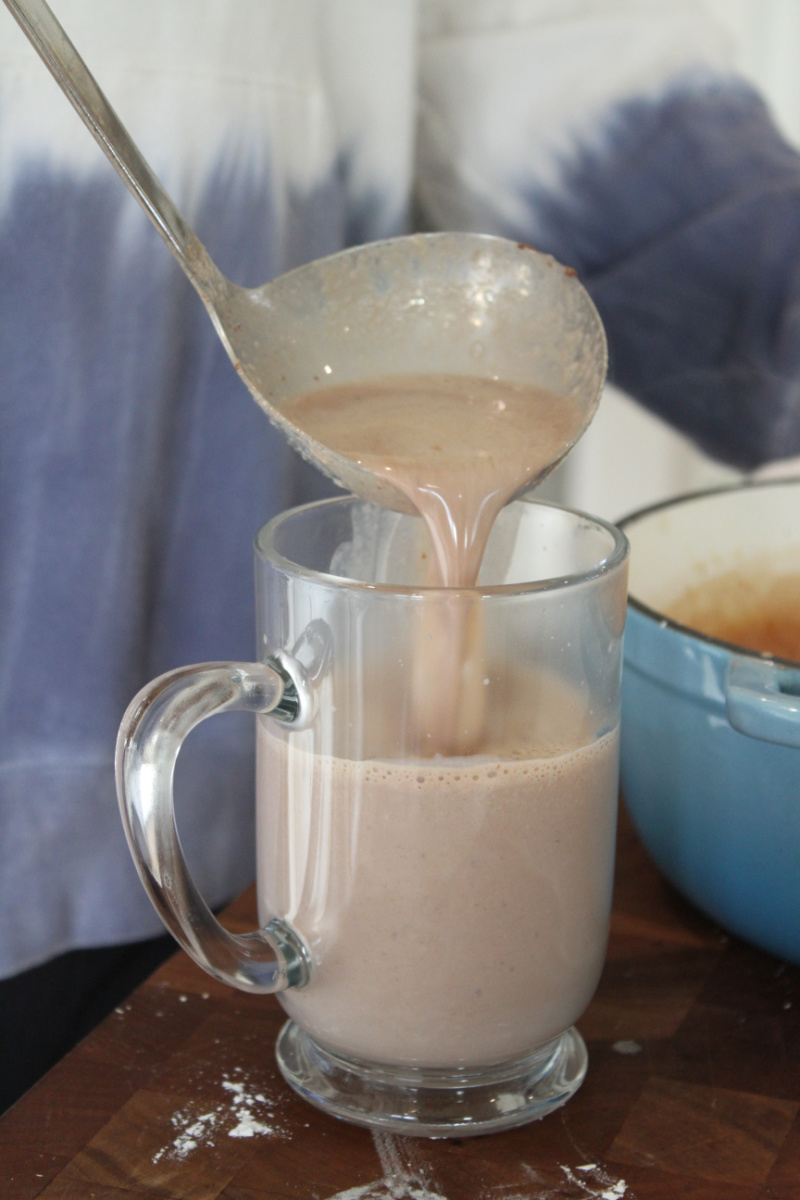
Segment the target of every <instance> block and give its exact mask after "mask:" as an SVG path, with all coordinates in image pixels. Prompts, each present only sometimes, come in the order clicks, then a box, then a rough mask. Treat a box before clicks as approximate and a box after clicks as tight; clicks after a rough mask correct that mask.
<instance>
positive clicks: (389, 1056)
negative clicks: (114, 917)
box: [117, 498, 628, 1136]
mask: <svg viewBox="0 0 800 1200" xmlns="http://www.w3.org/2000/svg"><path fill="white" fill-rule="evenodd" d="M627 551H628V548H627V542H626V540H625V537H624V535H623V534H621V533H620V532H619V531H618V530H617V529H615V528H614V527H612V526H610V525H608V524H605V523H604V522H602V521H600V520H596V519H593V518H590V517H587V516H584V515H582V514H580V513H575V512H571V511H568V510H566V509H562V508H558V507H555V506H550V505H546V504H542V503H538V502H532V501H528V500H520V501H516V502H514V503H512V504H510V505H508V506H507V507H506V508H505V509H503V511H502V512H501V514H500V516H499V518H498V519H497V521H496V523H495V527H494V529H493V532H492V535H491V538H490V540H489V544H488V548H487V551H486V554H485V558H484V562H483V566H482V570H481V575H480V579H479V582H478V586H477V587H475V588H474V589H467V590H463V591H458V590H454V589H448V588H435V587H429V586H427V585H426V579H427V578H428V577H429V576H428V566H429V558H430V553H431V546H430V542H429V540H428V535H427V533H426V531H425V527H424V525H423V523H422V522H421V521H420V520H419V518H416V517H413V516H410V515H405V514H401V513H395V512H391V511H389V510H387V509H380V508H376V507H373V506H371V505H370V504H368V503H366V502H365V501H360V500H356V499H353V498H343V499H338V500H333V501H326V502H323V503H321V504H316V505H309V506H307V507H305V508H300V509H295V510H293V511H290V512H288V513H285V514H283V515H281V516H279V517H277V518H276V519H275V520H273V521H272V522H270V523H269V524H268V525H267V526H265V528H264V529H263V530H262V531H261V533H260V534H259V536H258V538H257V542H256V577H257V614H258V615H257V619H258V631H257V637H258V647H259V656H260V658H261V661H259V662H254V663H213V664H205V665H200V666H193V667H186V668H181V669H179V670H176V671H173V672H171V673H169V674H168V675H165V676H162V677H161V678H160V679H157V680H155V681H154V682H153V683H151V684H150V685H149V686H148V687H146V688H145V689H144V690H143V691H142V692H140V694H139V695H138V696H137V697H136V698H135V700H134V701H133V702H132V704H131V705H130V707H129V709H128V712H127V713H126V715H125V718H124V720H123V723H122V727H121V730H120V737H119V744H118V755H117V764H118V766H117V770H118V785H119V795H120V803H121V808H122V814H123V820H124V823H125V828H126V833H127V836H128V840H129V844H130V847H131V852H132V854H133V857H134V860H135V861H136V865H137V868H138V870H139V873H140V876H141V878H142V881H143V883H144V886H145V888H146V889H147V891H148V893H149V894H150V897H151V899H152V900H153V903H154V904H155V906H156V908H157V909H158V911H159V913H160V914H161V916H162V918H163V920H164V922H165V924H166V925H167V927H168V928H169V929H170V930H171V931H172V933H173V934H174V935H175V937H176V938H177V939H178V941H179V942H180V943H181V945H182V946H183V947H184V948H185V949H186V950H187V952H188V953H189V954H190V955H191V956H192V958H193V959H194V960H195V961H196V962H197V963H199V964H200V966H202V967H203V968H205V969H206V970H207V971H209V972H210V973H211V974H212V975H213V976H215V977H216V978H217V979H220V980H223V981H224V982H226V983H228V984H231V985H232V986H234V987H239V988H243V989H244V990H246V991H251V992H264V993H269V992H275V993H277V994H278V999H279V1000H280V1003H281V1004H282V1005H283V1007H284V1009H285V1010H286V1012H287V1014H288V1017H289V1020H288V1022H287V1024H286V1025H285V1026H284V1028H283V1030H282V1032H281V1034H280V1037H279V1039H278V1045H277V1056H278V1062H279V1065H280V1069H281V1071H282V1072H283V1074H284V1076H285V1078H286V1079H287V1080H288V1082H289V1083H290V1084H291V1085H292V1086H293V1087H294V1088H295V1089H296V1090H297V1091H298V1092H300V1093H301V1094H302V1095H303V1096H305V1097H306V1098H307V1099H308V1100H309V1101H310V1102H311V1103H312V1104H315V1105H317V1106H318V1107H320V1108H322V1109H324V1110H325V1111H327V1112H330V1113H333V1114H335V1115H337V1116H340V1117H344V1118H346V1119H349V1120H352V1121H355V1122H358V1123H360V1124H364V1125H369V1126H373V1127H378V1128H384V1129H391V1130H395V1131H400V1132H406V1133H416V1134H422V1135H428V1136H446V1135H451V1134H459V1135H461V1136H463V1135H465V1134H469V1133H485V1132H488V1131H491V1130H494V1129H501V1128H505V1127H509V1126H514V1125H518V1124H522V1123H524V1122H526V1121H529V1120H533V1119H535V1118H537V1117H541V1116H543V1115H545V1114H546V1113H547V1112H549V1111H551V1110H552V1109H553V1108H555V1107H557V1106H558V1105H560V1104H562V1103H564V1102H565V1101H566V1100H567V1099H568V1098H569V1097H570V1096H571V1095H572V1094H573V1092H574V1091H575V1090H576V1088H577V1087H579V1086H580V1083H581V1081H582V1079H583V1076H584V1073H585V1070H586V1061H587V1059H586V1049H585V1046H584V1044H583V1041H582V1040H581V1038H580V1035H579V1034H578V1033H577V1031H576V1030H575V1029H574V1027H573V1025H574V1022H575V1021H576V1020H577V1019H578V1018H579V1017H580V1015H581V1014H582V1012H583V1011H584V1009H585V1008H586V1006H587V1005H588V1003H589V1001H590V999H591V996H592V994H593V992H594V990H595V987H596V985H597V982H598V979H599V975H600V971H601V968H602V964H603V959H604V953H605V947H606V939H607V931H608V921H609V914H610V905H611V888H612V874H613V862H614V835H615V826H616V805H617V774H618V729H619V693H620V672H621V643H622V633H623V625H624V619H625V604H626V577H627ZM454 642H455V643H456V650H455V651H454V650H453V643H454ZM229 709H247V710H249V711H252V712H254V713H255V714H256V722H257V747H258V748H257V754H258V764H257V799H256V807H257V831H256V852H257V871H258V908H259V923H260V929H258V930H256V931H254V932H253V933H251V934H248V935H234V934H230V933H227V932H226V931H224V930H223V929H222V928H221V926H220V925H219V924H218V923H217V921H216V920H215V918H214V917H213V915H212V914H211V912H210V911H209V909H208V907H207V906H206V904H205V903H204V901H203V900H202V898H201V897H200V896H199V894H198V893H197V890H196V888H195V886H194V884H193V882H192V880H191V877H190V875H189V872H188V869H187V866H186V863H185V861H184V858H183V855H182V852H181V848H180V844H179V841H178V837H177V833H176V829H175V823H174V815H173V803H172V775H173V768H174V764H175V759H176V756H177V754H178V751H179V749H180V745H181V742H182V741H183V739H184V738H185V737H186V735H187V734H188V732H189V731H190V730H191V729H192V728H193V727H194V726H195V725H196V724H197V723H198V722H200V721H202V720H203V719H205V718H206V717H209V716H211V715H213V714H214V713H218V712H222V711H225V710H229ZM453 722H456V724H458V726H459V729H461V730H462V731H463V740H462V742H461V743H460V744H459V746H458V747H456V750H457V752H455V753H453V752H447V751H445V752H442V741H441V737H442V728H445V727H450V726H451V725H452V724H453ZM187 753H191V748H189V749H188V750H187Z"/></svg>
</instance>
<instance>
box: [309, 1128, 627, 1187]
mask: <svg viewBox="0 0 800 1200" xmlns="http://www.w3.org/2000/svg"><path fill="white" fill-rule="evenodd" d="M372 1140H373V1142H374V1143H375V1149H376V1151H377V1154H378V1159H379V1160H380V1164H381V1168H382V1170H383V1178H382V1179H376V1180H373V1181H372V1182H371V1183H365V1184H361V1185H359V1186H357V1187H352V1188H347V1189H346V1190H345V1191H343V1192H337V1193H336V1195H335V1196H329V1197H327V1200H462V1198H461V1197H454V1196H450V1197H448V1196H446V1195H445V1194H444V1193H443V1192H442V1191H441V1190H440V1188H439V1186H438V1185H437V1183H436V1181H435V1180H434V1178H433V1176H432V1172H431V1168H430V1165H429V1164H427V1163H425V1162H423V1155H422V1152H421V1150H420V1145H419V1143H418V1142H416V1141H415V1140H414V1139H413V1138H408V1137H403V1136H396V1135H394V1134H390V1133H373V1135H372ZM520 1168H521V1171H522V1175H523V1178H522V1179H521V1180H520V1183H521V1184H522V1187H521V1189H520V1190H519V1191H516V1190H512V1189H515V1188H516V1186H517V1185H516V1184H499V1185H494V1186H490V1187H488V1188H485V1189H483V1190H481V1189H480V1185H477V1187H476V1190H475V1192H474V1193H470V1196H471V1198H472V1200H636V1197H635V1196H634V1194H633V1192H632V1191H631V1190H630V1189H629V1188H628V1185H627V1184H626V1182H625V1180H624V1179H615V1178H614V1177H613V1176H612V1175H610V1174H609V1173H608V1172H607V1171H606V1170H605V1169H604V1168H603V1167H601V1166H600V1165H599V1164H598V1163H582V1164H581V1165H580V1166H576V1167H569V1166H565V1165H561V1166H559V1171H560V1172H561V1178H560V1179H558V1180H554V1179H553V1178H552V1176H551V1177H550V1178H545V1177H543V1176H542V1175H540V1174H539V1173H538V1172H537V1171H535V1170H534V1169H533V1168H532V1167H529V1166H528V1165H527V1164H526V1163H521V1164H520ZM531 1184H533V1185H535V1186H534V1190H531V1187H530V1185H531Z"/></svg>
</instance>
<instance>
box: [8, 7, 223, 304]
mask: <svg viewBox="0 0 800 1200" xmlns="http://www.w3.org/2000/svg"><path fill="white" fill-rule="evenodd" d="M5 4H6V7H7V8H8V9H9V11H10V12H11V14H12V15H13V16H14V17H15V18H16V20H17V21H18V22H19V24H20V26H21V27H22V30H23V32H24V33H25V34H26V36H27V37H28V39H29V41H30V42H31V44H32V45H33V47H34V49H35V50H36V52H37V54H38V55H39V56H40V58H41V59H42V60H43V62H44V63H45V65H46V66H47V67H48V68H49V70H50V71H51V73H52V74H53V76H54V78H55V80H56V82H57V83H58V85H59V87H60V88H61V90H62V91H63V92H64V94H65V95H66V96H67V98H68V100H69V101H70V102H71V103H72V105H73V106H74V108H75V109H76V110H77V112H78V114H79V116H80V117H81V118H82V120H83V121H84V123H85V124H86V125H87V126H88V128H89V130H90V131H91V133H92V134H93V135H94V137H95V139H96V141H97V142H99V144H100V146H101V147H102V149H103V150H104V151H105V153H106V154H107V155H108V157H109V159H110V160H111V163H112V165H113V166H114V167H115V168H116V169H117V171H118V172H119V174H120V175H121V176H122V178H123V180H124V182H125V183H126V184H127V186H128V187H129V188H130V190H131V191H132V192H133V194H134V196H135V197H136V199H137V200H138V201H139V203H140V204H141V205H142V207H143V208H144V210H145V212H146V213H147V215H148V216H149V218H150V220H151V221H152V222H153V224H154V225H155V227H156V229H157V230H158V232H159V233H160V234H161V236H162V237H163V239H164V241H165V242H166V243H167V245H168V246H169V248H170V250H171V251H172V253H173V254H174V255H175V257H176V258H177V260H178V262H179V263H180V265H181V267H182V268H183V270H184V271H185V272H186V274H187V275H188V277H189V279H190V280H191V281H192V283H193V284H194V285H195V287H196V288H197V290H198V291H199V292H200V294H201V296H203V297H204V298H205V292H206V291H207V288H208V285H209V284H210V283H212V282H213V283H217V284H218V283H219V282H220V281H222V280H223V276H222V275H221V273H220V272H219V271H218V270H217V268H216V266H215V265H214V263H213V262H212V261H211V259H210V258H209V255H208V252H207V251H206V248H205V246H204V245H203V243H202V242H201V241H200V240H199V238H198V237H197V235H196V234H195V232H194V230H193V229H192V228H191V226H190V225H188V224H187V222H186V221H185V220H184V218H183V217H182V216H181V214H180V212H179V211H178V209H177V208H176V207H175V205H174V204H173V202H172V200H171V199H170V197H169V196H168V195H167V193H166V192H165V190H164V188H163V187H162V185H161V183H160V182H159V181H158V179H157V178H156V176H155V175H154V174H153V171H152V170H151V169H150V167H149V166H148V164H147V163H146V162H145V160H144V158H143V157H142V155H141V153H140V151H139V150H138V148H137V146H136V144H135V143H134V141H133V139H132V138H131V137H130V135H129V134H128V131H127V130H126V129H125V126H124V125H123V124H122V122H121V121H120V119H119V117H118V116H117V114H116V113H115V112H114V110H113V108H112V107H111V105H110V104H109V102H108V101H107V100H106V98H105V96H104V95H103V93H102V92H101V90H100V88H99V87H98V85H97V82H96V80H95V79H94V77H93V75H92V74H91V72H90V71H89V69H88V67H87V66H86V64H85V63H84V61H83V59H82V58H81V56H80V55H79V54H78V51H77V50H76V49H75V47H74V46H73V44H72V42H71V41H70V40H69V38H68V37H67V35H66V33H65V32H64V30H63V29H62V27H61V25H60V24H59V22H58V20H57V18H56V17H55V15H54V13H53V12H52V10H51V9H50V8H49V7H48V5H47V4H45V2H44V0H5Z"/></svg>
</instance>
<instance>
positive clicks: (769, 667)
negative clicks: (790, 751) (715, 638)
mask: <svg viewBox="0 0 800 1200" xmlns="http://www.w3.org/2000/svg"><path fill="white" fill-rule="evenodd" d="M725 705H726V708H727V713H728V720H729V721H730V723H731V725H732V726H733V728H734V729H736V730H738V732H739V733H744V734H746V735H747V736H748V737H752V738H758V739H759V740H760V741H762V742H776V743H777V744H778V745H780V746H800V668H797V667H789V666H785V665H783V664H781V663H776V662H772V660H771V659H758V658H734V659H733V661H732V662H731V665H730V667H729V668H728V677H727V680H726V683H725Z"/></svg>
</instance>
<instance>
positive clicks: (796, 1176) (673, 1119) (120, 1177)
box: [0, 816, 800, 1200]
mask: <svg viewBox="0 0 800 1200" xmlns="http://www.w3.org/2000/svg"><path fill="white" fill-rule="evenodd" d="M254 923H255V904H254V897H253V894H252V891H251V892H248V893H246V894H245V895H244V896H243V897H242V898H241V899H240V900H239V901H237V902H236V903H235V904H234V905H232V906H231V908H230V909H229V910H228V912H227V917H226V924H227V925H228V926H229V928H232V929H236V930H240V931H241V930H245V929H248V928H252V927H253V925H254ZM282 1020H283V1015H282V1011H281V1009H280V1006H279V1005H278V1003H277V1002H276V1001H275V1000H273V999H272V998H259V997H250V996H246V995H244V994H242V993H239V992H233V991H231V990H229V989H227V988H225V987H224V986H222V985H221V984H217V983H215V982H214V981H213V980H212V979H210V978H209V977H208V976H206V975H204V974H203V973H202V972H201V971H200V970H199V969H198V968H196V967H195V966H194V965H193V963H192V962H190V960H189V959H188V958H187V957H186V956H185V955H184V954H183V953H178V954H176V955H175V957H174V958H173V959H171V960H170V961H169V962H168V963H166V964H165V965H164V966H163V967H162V968H161V969H160V970H159V971H158V972H157V973H156V974H155V975H154V976H153V977H152V978H151V979H150V980H148V982H147V983H145V984H144V985H143V986H142V987H141V988H139V990H138V991H136V992H135V993H134V994H133V995H132V996H131V997H130V999H129V1000H128V1001H126V1002H125V1003H124V1004H122V1005H121V1006H120V1007H119V1008H118V1009H117V1010H116V1011H115V1012H114V1013H112V1014H111V1016H110V1017H109V1018H108V1019H107V1020H106V1021H105V1022H104V1023H103V1024H102V1025H101V1026H100V1027H99V1028H98V1029H97V1030H95V1032H94V1033H93V1034H91V1036H90V1037H88V1038H87V1039H86V1041H84V1042H83V1043H82V1044H81V1045H80V1046H79V1047H77V1049H76V1050H74V1051H73V1052H72V1053H71V1054H70V1055H68V1056H67V1058H65V1059H64V1060H63V1062H61V1063H60V1064H59V1065H58V1066H57V1067H55V1068H54V1070H52V1071H51V1072H50V1074H49V1075H48V1076H46V1077H45V1079H44V1080H42V1081H41V1082H40V1083H39V1084H38V1085H37V1086H36V1087H35V1088H34V1089H33V1090H32V1091H31V1092H29V1093H28V1095H27V1096H25V1097H24V1098H23V1099H22V1100H21V1101H20V1102H19V1103H18V1104H17V1105H16V1106H15V1107H14V1108H13V1109H11V1110H10V1112H8V1113H7V1114H6V1115H5V1117H4V1118H3V1119H2V1120H0V1180H2V1186H0V1200H31V1198H32V1197H42V1198H46V1200H85V1198H86V1200H131V1198H132V1197H152V1198H159V1200H212V1198H215V1197H224V1200H267V1198H269V1200H384V1198H385V1200H389V1198H391V1200H404V1198H408V1200H562V1198H564V1200H662V1198H663V1200H666V1198H670V1200H673V1198H678V1197H680V1198H681V1200H800V1121H799V1120H798V1110H800V970H798V969H797V968H794V967H789V966H785V965H784V964H782V963H780V962H778V961H776V960H775V959H773V958H770V957H768V956H767V955H765V954H761V953H759V952H758V951H757V950H754V949H752V948H751V947H748V946H745V945H743V944H742V943H740V942H738V941H736V940H735V939H732V938H728V937H727V936H725V935H724V934H723V933H722V932H721V931H720V930H719V929H718V928H716V927H715V926H714V925H712V924H711V923H710V922H708V921H706V920H705V919H704V918H703V917H701V916H700V915H699V914H698V913H697V912H695V911H694V910H693V909H692V908H691V907H689V905H687V904H685V903H684V902H683V901H682V900H681V899H680V898H679V897H677V896H676V895H675V893H674V892H672V891H671V889H670V888H668V887H667V886H666V885H665V884H664V883H663V881H662V880H661V878H660V877H659V875H658V874H657V872H656V870H655V868H654V867H653V866H652V865H651V864H650V862H649V860H648V859H647V857H646V856H645V854H644V851H643V850H642V849H641V847H640V846H639V844H638V842H637V841H636V838H635V836H634V834H633V832H632V829H631V827H630V824H629V822H628V821H627V820H626V819H625V818H624V816H623V820H622V822H621V828H620V839H619V855H618V869H617V887H616V895H615V904H614V916H613V924H612V934H611V940H610V945H609V952H608V959H607V963H606V968H605V972H604V975H603V979H602V982H601V984H600V988H599V990H598V993H597V995H596V997H595V999H594V1001H593V1003H592V1005H591V1007H590V1008H589V1010H588V1012H587V1013H586V1015H585V1017H584V1018H583V1020H582V1021H581V1022H580V1028H581V1031H582V1033H583V1035H584V1037H585V1038H586V1040H587V1043H588V1046H589V1055H590V1065H589V1073H588V1076H587V1079H586V1082H585V1083H584V1085H583V1087H582V1088H581V1090H580V1091H579V1092H578V1094H577V1095H576V1096H575V1097H574V1098H573V1099H572V1100H571V1101H570V1102H569V1104H567V1105H566V1106H565V1107H564V1108H563V1109H561V1110H560V1111H559V1112H557V1113H554V1114H552V1115H551V1116H549V1117H547V1118H545V1119H544V1120H543V1121H540V1122H537V1123H535V1124H533V1125H529V1126H527V1127H525V1128H522V1129H517V1130H514V1131H511V1132H509V1133H502V1134H493V1135H491V1136H488V1137H482V1138H474V1139H469V1138H467V1139H462V1140H459V1139H450V1140H443V1141H428V1140H418V1139H410V1138H401V1137H396V1136H393V1135H377V1136H372V1135H371V1134H370V1133H368V1132H367V1131H365V1130H362V1129H358V1128H356V1127H354V1126H348V1125H345V1124H343V1123H341V1122H338V1121H336V1120H334V1119H332V1118H329V1117H326V1116H323V1115H322V1114H321V1113H319V1112H317V1111H316V1110H315V1109H313V1108H311V1107H309V1106H308V1105H307V1104H305V1103H304V1102H303V1101H301V1100H300V1099H299V1098H297V1097H296V1096H295V1095H294V1094H293V1093H292V1092H291V1091H290V1089H289V1088H288V1087H287V1086H286V1085H285V1084H284V1083H283V1081H282V1079H281V1077H280V1075H279V1074H278V1072H277V1069H276V1067H275V1062H274V1056H273V1043H274V1041H275V1037H276V1035H277V1033H278V1030H279V1028H280V1025H281V1023H282Z"/></svg>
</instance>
